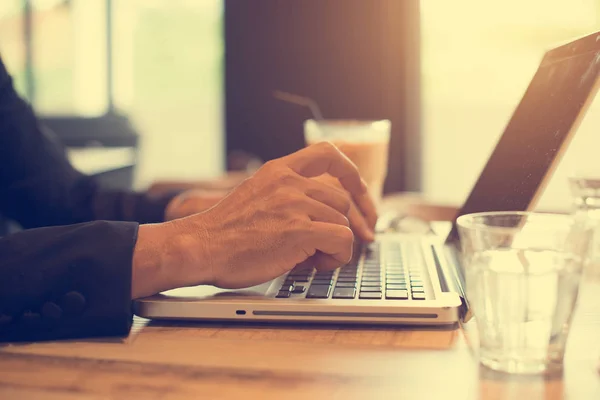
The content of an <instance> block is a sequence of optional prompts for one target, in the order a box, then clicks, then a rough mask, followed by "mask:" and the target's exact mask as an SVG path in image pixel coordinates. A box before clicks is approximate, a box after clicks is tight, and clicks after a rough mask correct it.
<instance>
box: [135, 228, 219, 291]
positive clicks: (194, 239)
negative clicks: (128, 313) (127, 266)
mask: <svg viewBox="0 0 600 400" xmlns="http://www.w3.org/2000/svg"><path fill="white" fill-rule="evenodd" d="M189 225H195V224H190V223H189V222H188V221H187V219H181V220H177V221H172V222H165V223H161V224H147V225H140V227H139V230H138V239H137V242H136V245H135V248H134V253H133V267H132V268H133V270H132V288H131V292H132V298H138V297H144V296H150V295H153V294H156V293H159V292H162V291H165V290H169V289H174V288H177V287H182V286H193V285H200V284H208V283H210V282H211V272H212V271H211V269H210V266H209V264H208V263H207V262H201V261H202V260H203V259H204V260H205V261H206V260H207V259H208V257H204V256H203V254H204V253H205V251H204V250H205V249H206V248H207V247H206V241H205V240H199V239H200V238H199V236H205V235H204V234H202V232H201V230H199V229H198V228H197V227H194V226H189ZM191 228H192V229H193V228H196V229H195V230H192V229H191Z"/></svg>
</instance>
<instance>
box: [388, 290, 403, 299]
mask: <svg viewBox="0 0 600 400" xmlns="http://www.w3.org/2000/svg"><path fill="white" fill-rule="evenodd" d="M385 298H386V299H392V300H408V291H407V290H386V291H385Z"/></svg>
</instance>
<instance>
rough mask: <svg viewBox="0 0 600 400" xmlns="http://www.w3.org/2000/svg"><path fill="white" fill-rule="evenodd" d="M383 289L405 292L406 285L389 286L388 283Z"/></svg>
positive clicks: (392, 284)
mask: <svg viewBox="0 0 600 400" xmlns="http://www.w3.org/2000/svg"><path fill="white" fill-rule="evenodd" d="M385 287H386V288H387V289H388V290H391V289H397V290H406V285H402V284H394V283H391V284H390V283H388V284H387V285H386V286H385Z"/></svg>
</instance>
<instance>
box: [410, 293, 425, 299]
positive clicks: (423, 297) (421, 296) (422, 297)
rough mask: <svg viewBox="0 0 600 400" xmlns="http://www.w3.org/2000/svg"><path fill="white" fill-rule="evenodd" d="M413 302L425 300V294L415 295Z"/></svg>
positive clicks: (413, 295)
mask: <svg viewBox="0 0 600 400" xmlns="http://www.w3.org/2000/svg"><path fill="white" fill-rule="evenodd" d="M412 298H413V300H425V293H413V294H412Z"/></svg>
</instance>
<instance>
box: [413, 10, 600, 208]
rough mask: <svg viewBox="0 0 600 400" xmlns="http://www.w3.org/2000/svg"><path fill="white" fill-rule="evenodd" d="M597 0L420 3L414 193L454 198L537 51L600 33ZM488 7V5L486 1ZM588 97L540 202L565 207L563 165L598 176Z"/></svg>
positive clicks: (486, 150)
mask: <svg viewBox="0 0 600 400" xmlns="http://www.w3.org/2000/svg"><path fill="white" fill-rule="evenodd" d="M598 3H599V2H598V1H596V0H527V1H521V0H505V1H503V2H494V3H492V2H483V1H477V0H455V1H452V2H449V1H445V0H422V2H421V4H422V36H423V67H422V68H423V131H424V137H423V149H424V150H423V158H422V163H423V165H422V171H423V190H424V192H425V194H426V195H427V196H428V197H430V198H431V199H433V200H435V201H439V202H443V203H449V204H460V203H462V201H464V199H465V198H466V196H467V195H468V193H469V191H470V190H471V187H472V185H473V184H474V182H475V179H476V178H477V176H478V175H479V173H480V171H481V169H482V168H483V165H484V163H485V162H486V160H487V158H488V156H489V155H490V152H491V151H492V150H493V147H494V145H495V144H496V141H497V140H498V139H499V135H500V134H501V133H502V131H503V129H504V127H505V125H506V123H507V122H508V119H509V118H510V116H511V114H512V112H513V110H514V108H515V107H516V105H517V104H518V102H519V100H520V98H521V96H522V95H523V93H524V91H525V88H526V86H527V85H528V83H529V81H530V79H531V77H532V76H533V74H534V72H535V70H536V69H537V67H538V65H539V61H540V60H541V57H542V56H543V53H544V51H545V50H546V49H548V48H550V47H552V46H553V45H555V44H556V43H559V42H563V41H565V40H570V39H572V38H574V37H577V36H581V35H584V34H587V33H590V32H593V31H594V30H599V29H600V24H599V23H598ZM492 4H493V5H492ZM599 130H600V103H599V102H597V101H596V102H594V104H593V105H592V107H591V110H590V112H589V114H588V116H587V118H586V119H585V120H584V121H583V123H582V126H581V128H580V130H579V131H578V133H577V135H576V136H575V139H574V141H573V142H572V144H571V146H570V148H569V150H568V152H567V153H566V155H565V157H564V159H563V162H562V163H561V164H560V166H559V168H558V170H557V171H556V173H555V175H554V177H553V179H552V180H551V182H550V185H549V186H548V188H547V190H546V192H545V195H544V196H543V197H542V199H541V201H540V204H539V207H540V208H545V209H548V208H566V207H569V202H570V196H569V192H568V186H567V184H566V180H567V177H568V175H569V174H570V173H571V171H579V172H581V173H584V174H586V175H592V176H594V175H595V176H598V177H599V178H600V156H599V155H600V132H599Z"/></svg>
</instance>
